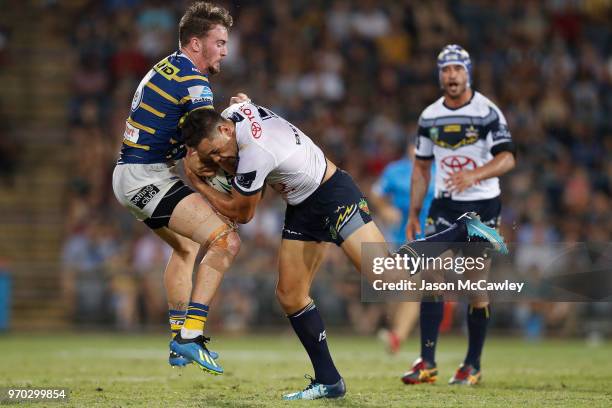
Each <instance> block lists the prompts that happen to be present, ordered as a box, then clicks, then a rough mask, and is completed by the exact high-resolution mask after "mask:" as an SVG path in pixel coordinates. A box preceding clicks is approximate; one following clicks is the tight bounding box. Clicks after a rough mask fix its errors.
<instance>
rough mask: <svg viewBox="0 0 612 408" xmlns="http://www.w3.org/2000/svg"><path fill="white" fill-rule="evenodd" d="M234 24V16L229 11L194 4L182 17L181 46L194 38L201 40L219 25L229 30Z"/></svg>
mask: <svg viewBox="0 0 612 408" xmlns="http://www.w3.org/2000/svg"><path fill="white" fill-rule="evenodd" d="M233 23H234V20H233V19H232V16H231V15H230V13H229V11H227V9H225V8H223V7H221V6H217V5H214V4H212V3H207V2H204V1H198V2H195V3H193V4H192V5H191V6H189V8H188V9H187V10H186V11H185V14H183V17H181V21H180V23H179V44H180V45H181V47H182V46H184V45H186V44H187V43H188V42H189V40H191V39H192V38H193V37H197V38H200V37H202V36H204V35H206V33H208V31H209V30H210V29H211V28H212V27H213V26H214V25H217V24H221V25H222V26H224V27H225V28H227V29H228V30H229V29H230V27H231V26H232V24H233Z"/></svg>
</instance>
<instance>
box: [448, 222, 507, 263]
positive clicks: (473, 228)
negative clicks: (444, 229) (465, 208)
mask: <svg viewBox="0 0 612 408" xmlns="http://www.w3.org/2000/svg"><path fill="white" fill-rule="evenodd" d="M457 222H463V223H464V224H465V226H466V228H467V235H468V239H471V238H475V241H483V240H484V241H485V242H489V243H490V244H491V245H492V246H493V249H494V250H496V251H497V252H500V253H502V254H504V255H507V254H508V247H507V246H506V244H505V243H504V239H503V238H502V237H501V235H499V234H498V233H497V230H496V229H495V228H491V227H488V226H486V225H485V224H483V223H482V221H480V217H479V216H478V214H476V213H475V212H467V213H465V214H463V215H462V216H461V217H459V218H457Z"/></svg>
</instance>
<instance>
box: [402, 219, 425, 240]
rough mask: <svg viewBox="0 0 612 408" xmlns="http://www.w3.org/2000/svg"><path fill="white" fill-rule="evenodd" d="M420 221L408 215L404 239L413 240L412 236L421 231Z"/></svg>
mask: <svg viewBox="0 0 612 408" xmlns="http://www.w3.org/2000/svg"><path fill="white" fill-rule="evenodd" d="M421 232H422V231H421V223H420V221H419V218H418V217H412V216H410V217H408V223H407V224H406V240H407V241H414V237H416V236H417V235H419V234H420V233H421Z"/></svg>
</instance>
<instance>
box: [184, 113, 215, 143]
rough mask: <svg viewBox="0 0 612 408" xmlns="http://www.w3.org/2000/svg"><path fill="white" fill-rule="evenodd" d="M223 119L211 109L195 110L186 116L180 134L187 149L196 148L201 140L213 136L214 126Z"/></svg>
mask: <svg viewBox="0 0 612 408" xmlns="http://www.w3.org/2000/svg"><path fill="white" fill-rule="evenodd" d="M222 120H223V117H222V116H221V115H220V114H219V113H217V112H216V111H215V110H213V109H197V110H194V111H193V112H191V113H190V114H189V115H187V118H185V121H184V122H183V126H182V127H181V134H182V135H183V140H184V141H185V144H186V145H187V146H188V147H194V148H195V147H197V146H198V145H199V144H200V142H201V141H202V140H203V139H209V138H211V137H212V136H213V135H214V134H215V130H216V126H217V124H218V123H219V122H221V121H222Z"/></svg>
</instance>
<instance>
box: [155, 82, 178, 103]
mask: <svg viewBox="0 0 612 408" xmlns="http://www.w3.org/2000/svg"><path fill="white" fill-rule="evenodd" d="M147 87H149V88H150V89H152V90H153V91H155V92H156V93H157V94H158V95H159V96H161V97H162V98H164V99H167V100H169V101H170V102H172V103H174V104H176V105H178V103H179V101H178V99H176V98H174V97H173V96H172V95H170V94H168V93H167V92H166V91H164V90H162V89H161V88H160V87H158V86H157V85H155V84H152V83H151V82H147Z"/></svg>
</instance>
